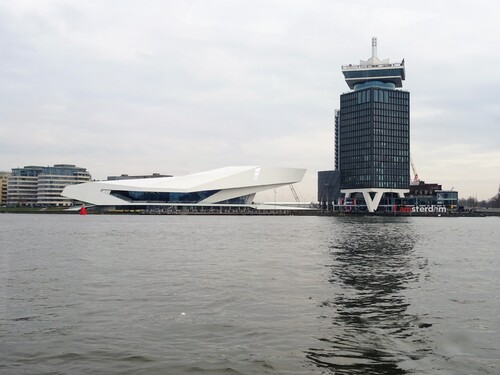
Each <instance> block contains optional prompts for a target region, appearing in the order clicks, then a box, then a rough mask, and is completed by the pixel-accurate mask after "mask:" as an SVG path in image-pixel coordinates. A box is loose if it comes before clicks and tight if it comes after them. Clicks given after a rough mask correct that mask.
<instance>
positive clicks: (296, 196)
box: [289, 184, 300, 203]
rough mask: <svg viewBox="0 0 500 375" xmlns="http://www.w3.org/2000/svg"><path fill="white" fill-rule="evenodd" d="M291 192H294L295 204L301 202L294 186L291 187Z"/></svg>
mask: <svg viewBox="0 0 500 375" xmlns="http://www.w3.org/2000/svg"><path fill="white" fill-rule="evenodd" d="M289 186H290V190H291V191H292V194H293V197H294V198H295V202H297V203H298V202H300V199H299V196H298V195H297V192H296V191H295V188H294V187H293V185H292V184H290V185H289Z"/></svg>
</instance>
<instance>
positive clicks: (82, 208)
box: [80, 206, 87, 215]
mask: <svg viewBox="0 0 500 375" xmlns="http://www.w3.org/2000/svg"><path fill="white" fill-rule="evenodd" d="M80 215H87V209H86V208H85V206H82V207H81V208H80Z"/></svg>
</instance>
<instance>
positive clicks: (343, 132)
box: [335, 38, 410, 212]
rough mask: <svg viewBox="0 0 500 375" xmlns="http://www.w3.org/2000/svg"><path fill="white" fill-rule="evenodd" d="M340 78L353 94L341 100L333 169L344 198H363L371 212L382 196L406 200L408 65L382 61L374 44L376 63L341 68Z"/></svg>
mask: <svg viewBox="0 0 500 375" xmlns="http://www.w3.org/2000/svg"><path fill="white" fill-rule="evenodd" d="M342 73H343V74H344V77H345V80H346V83H347V85H348V86H349V88H350V89H351V91H349V92H347V93H345V94H342V95H341V96H340V114H339V116H338V118H336V126H335V127H336V135H335V146H336V150H335V156H336V160H335V166H336V169H340V176H341V177H340V184H341V191H342V193H344V194H345V195H346V198H349V196H350V195H352V194H354V193H362V194H363V198H364V200H365V202H366V205H367V208H368V210H369V211H370V212H373V211H375V210H376V209H377V207H378V205H379V203H380V200H381V198H382V196H383V195H384V194H389V193H390V194H397V195H398V196H399V197H403V196H404V193H406V192H408V191H409V185H410V181H409V179H410V170H409V168H410V93H409V92H407V91H403V90H401V88H402V87H403V83H402V81H403V80H404V79H405V65H404V60H403V61H402V62H401V63H393V64H391V63H389V60H388V59H386V60H379V58H378V57H377V39H376V38H373V39H372V57H371V58H369V59H368V60H366V61H363V60H361V61H360V64H359V65H345V66H342ZM336 117H337V116H336Z"/></svg>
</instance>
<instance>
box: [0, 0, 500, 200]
mask: <svg viewBox="0 0 500 375" xmlns="http://www.w3.org/2000/svg"><path fill="white" fill-rule="evenodd" d="M499 14H500V2H498V1H497V0H476V1H460V0H458V1H457V0H430V1H428V0H419V1H397V2H396V1H393V2H389V1H383V2H380V1H378V2H376V1H368V0H366V1H363V0H350V1H332V0H324V1H312V0H309V1H306V0H303V1H302V0H297V1H293V0H283V1H276V0H266V1H260V0H253V1H237V0H231V1H229V0H183V1H179V0H178V1H165V0H162V1H156V0H148V1H131V0H115V1H112V0H110V1H103V0H101V1H90V0H86V1H76V0H51V1H44V0H26V1H25V0H13V1H10V0H0V64H1V65H0V66H1V69H0V170H7V171H9V170H10V169H11V168H15V167H22V166H25V165H53V164H59V163H69V164H76V165H78V166H81V167H86V168H87V169H88V170H89V171H90V173H91V174H92V176H93V177H94V178H96V179H104V178H106V176H108V175H116V174H121V173H127V174H145V173H153V172H159V173H165V174H174V175H181V174H187V173H193V172H198V171H203V170H207V169H212V168H218V167H223V166H228V165H269V166H285V167H301V168H307V170H308V173H307V175H306V177H305V178H304V181H303V182H302V183H301V184H299V185H297V186H296V188H297V191H298V193H299V196H300V198H301V199H303V200H314V201H316V184H317V182H316V176H317V171H318V170H327V169H333V114H334V110H335V109H336V108H339V95H340V94H341V93H343V92H346V91H348V90H349V89H348V87H347V85H346V83H345V81H344V78H343V75H342V72H341V65H343V64H349V63H353V64H355V63H358V62H359V60H360V59H367V58H369V57H370V56H371V38H372V36H376V37H378V55H379V57H380V58H381V59H385V58H389V59H390V60H391V62H399V61H401V60H402V59H403V58H404V59H405V64H406V81H404V82H403V85H404V89H405V90H408V91H410V93H411V120H410V121H411V123H410V128H411V154H412V157H413V160H414V161H415V164H416V167H417V171H418V174H419V176H420V178H421V179H423V180H425V181H426V182H436V183H440V184H442V185H443V188H444V189H451V188H452V187H453V188H454V189H455V190H458V191H459V194H460V196H461V197H467V196H469V195H472V196H477V197H478V198H479V199H488V198H490V197H492V196H493V195H495V194H496V192H497V190H498V186H499V184H500V22H498V17H499ZM276 194H277V197H276V198H277V199H278V200H291V199H292V196H291V194H290V192H289V191H288V190H287V189H280V190H279V191H278V193H276ZM273 195H274V193H268V194H267V195H262V197H261V199H262V200H271V199H274V198H272V197H273Z"/></svg>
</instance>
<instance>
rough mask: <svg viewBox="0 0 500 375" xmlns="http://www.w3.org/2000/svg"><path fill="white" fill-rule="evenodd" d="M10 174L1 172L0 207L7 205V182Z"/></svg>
mask: <svg viewBox="0 0 500 375" xmlns="http://www.w3.org/2000/svg"><path fill="white" fill-rule="evenodd" d="M9 176H10V172H0V207H2V206H5V205H6V204H7V182H8V181H9Z"/></svg>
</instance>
